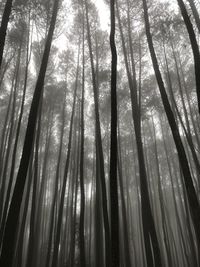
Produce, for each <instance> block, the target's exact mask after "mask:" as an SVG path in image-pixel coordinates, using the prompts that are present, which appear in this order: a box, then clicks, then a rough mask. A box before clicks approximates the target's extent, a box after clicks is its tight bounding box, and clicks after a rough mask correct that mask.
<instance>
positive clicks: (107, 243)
mask: <svg viewBox="0 0 200 267" xmlns="http://www.w3.org/2000/svg"><path fill="white" fill-rule="evenodd" d="M85 11H86V28H87V41H88V48H89V54H90V64H91V71H92V84H93V93H94V104H95V119H96V137H97V153H98V154H99V155H98V158H99V171H100V180H101V189H102V202H103V218H104V229H105V255H106V267H110V226H109V218H108V207H107V193H106V182H105V168H104V156H103V147H102V139H101V127H100V118H99V101H98V88H97V80H96V75H95V69H94V61H93V52H92V43H91V33H90V24H89V16H88V3H87V0H86V1H85Z"/></svg>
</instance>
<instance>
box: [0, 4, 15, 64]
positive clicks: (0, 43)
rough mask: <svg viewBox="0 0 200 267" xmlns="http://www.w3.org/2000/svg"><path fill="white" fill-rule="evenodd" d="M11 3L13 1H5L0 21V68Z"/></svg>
mask: <svg viewBox="0 0 200 267" xmlns="http://www.w3.org/2000/svg"><path fill="white" fill-rule="evenodd" d="M12 2H13V0H7V1H6V4H5V8H4V12H3V17H2V21H1V27H0V68H1V64H2V60H3V50H4V44H5V39H6V31H7V26H8V21H9V17H10V13H11V9H12Z"/></svg>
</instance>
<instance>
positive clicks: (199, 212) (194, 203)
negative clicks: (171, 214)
mask: <svg viewBox="0 0 200 267" xmlns="http://www.w3.org/2000/svg"><path fill="white" fill-rule="evenodd" d="M143 9H144V19H145V27H146V35H147V42H148V45H149V50H150V54H151V59H152V63H153V67H154V71H155V75H156V79H157V83H158V86H159V90H160V94H161V98H162V102H163V105H164V108H165V112H166V115H167V119H168V122H169V125H170V128H171V131H172V135H173V138H174V142H175V145H176V149H177V152H178V157H179V161H180V164H181V168H182V171H183V177H184V184H185V188H186V190H187V197H188V201H189V205H190V211H191V216H192V220H193V224H194V228H195V232H196V238H197V246H198V255H199V256H200V227H199V223H200V205H199V201H198V198H197V195H196V191H195V187H194V184H193V180H192V175H191V172H190V167H189V164H188V160H187V156H186V153H185V149H184V146H183V143H182V140H181V136H180V133H179V130H178V127H177V124H176V121H175V118H174V115H173V112H172V109H171V106H170V103H169V100H168V97H167V94H166V90H165V86H164V83H163V80H162V76H161V72H160V69H159V66H158V61H157V57H156V54H155V50H154V46H153V40H152V36H151V32H150V24H149V16H148V9H147V2H146V0H143Z"/></svg>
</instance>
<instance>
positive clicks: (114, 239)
mask: <svg viewBox="0 0 200 267" xmlns="http://www.w3.org/2000/svg"><path fill="white" fill-rule="evenodd" d="M110 17H111V30H110V48H111V53H112V61H111V139H110V213H111V266H112V267H118V266H119V263H120V259H119V254H120V253H119V204H118V183H117V51H116V46H115V0H111V1H110Z"/></svg>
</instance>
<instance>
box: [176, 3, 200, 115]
mask: <svg viewBox="0 0 200 267" xmlns="http://www.w3.org/2000/svg"><path fill="white" fill-rule="evenodd" d="M177 2H178V5H179V7H180V10H181V14H182V17H183V19H184V22H185V25H186V28H187V31H188V34H189V38H190V43H191V47H192V52H193V57H194V69H195V77H196V92H197V100H198V109H199V113H200V75H199V73H200V52H199V46H198V43H197V39H196V35H195V32H194V29H193V26H192V23H191V21H190V17H189V15H188V13H187V9H186V7H185V4H184V2H183V0H177ZM190 2H191V1H190Z"/></svg>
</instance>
